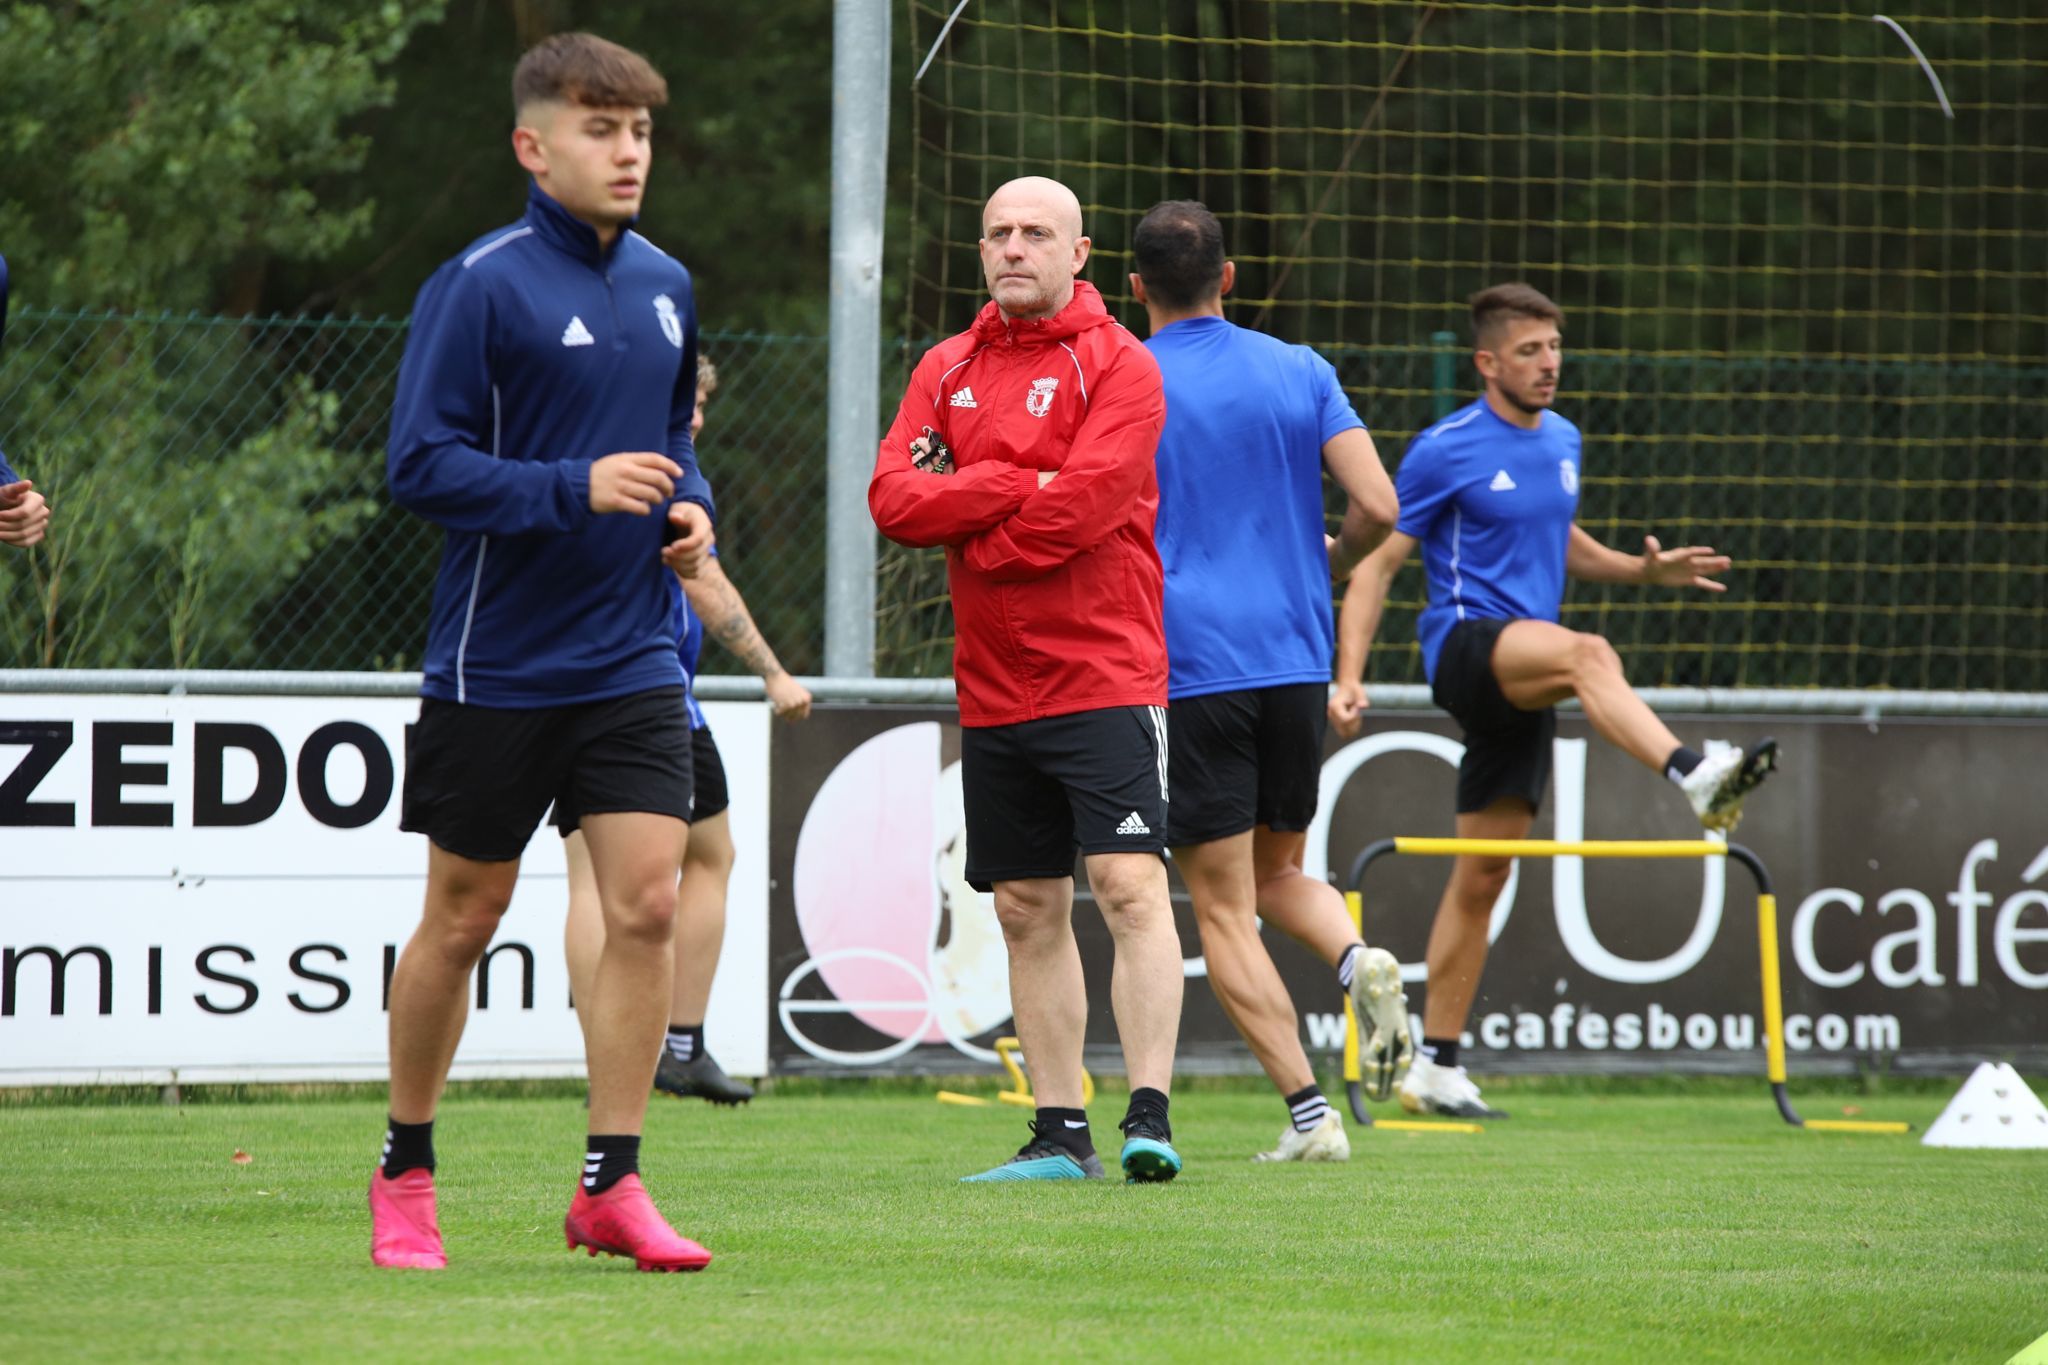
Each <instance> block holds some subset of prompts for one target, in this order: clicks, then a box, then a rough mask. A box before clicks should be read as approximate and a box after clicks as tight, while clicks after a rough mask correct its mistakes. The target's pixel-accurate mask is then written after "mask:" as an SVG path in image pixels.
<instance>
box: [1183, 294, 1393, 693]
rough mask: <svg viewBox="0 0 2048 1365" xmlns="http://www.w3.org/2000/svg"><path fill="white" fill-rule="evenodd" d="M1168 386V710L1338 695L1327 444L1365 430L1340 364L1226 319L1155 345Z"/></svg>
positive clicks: (1202, 323) (1206, 321)
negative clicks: (1288, 687) (1297, 686)
mask: <svg viewBox="0 0 2048 1365" xmlns="http://www.w3.org/2000/svg"><path fill="white" fill-rule="evenodd" d="M1145 344H1146V346H1147V347H1149V348H1150V349H1151V351H1152V355H1153V357H1154V358H1155V359H1156V360H1157V361H1158V362H1159V373H1160V375H1161V377H1162V378H1163V379H1164V380H1165V382H1166V427H1165V430H1163V431H1162V432H1161V433H1160V436H1159V457H1158V459H1159V525H1158V529H1157V531H1156V532H1155V539H1156V540H1157V542H1158V545H1159V558H1160V561H1161V562H1162V563H1163V564H1164V565H1165V567H1166V612H1165V615H1166V657H1167V667H1168V680H1167V696H1168V698H1169V699H1171V700H1175V701H1178V700H1180V699H1181V698H1183V697H1199V696H1204V695H1207V694H1209V693H1214V692H1233V691H1240V690H1243V689H1248V688H1254V687H1277V686H1280V685H1282V684H1285V683H1307V682H1317V683H1319V682H1328V681H1329V679H1330V653H1331V649H1332V647H1333V645H1334V643H1335V624H1334V622H1333V619H1332V613H1331V608H1330V600H1331V588H1330V556H1329V551H1328V549H1327V548H1326V547H1325V546H1324V544H1323V444H1324V442H1326V441H1328V440H1329V439H1330V438H1331V437H1333V436H1335V435H1337V434H1338V433H1340V432H1344V431H1349V430H1350V429H1351V428H1353V427H1357V426H1363V425H1364V423H1362V422H1360V421H1359V420H1358V414H1357V413H1356V412H1354V411H1352V408H1351V402H1350V400H1349V399H1347V398H1346V397H1345V396H1344V390H1343V388H1342V386H1340V385H1339V384H1338V382H1337V371H1336V370H1335V369H1334V368H1333V367H1332V366H1331V365H1330V362H1329V361H1327V360H1325V359H1323V358H1322V357H1321V356H1319V355H1317V354H1316V353H1315V352H1314V351H1312V350H1310V349H1309V348H1308V347H1306V346H1293V345H1289V344H1288V343H1286V342H1284V341H1278V340H1275V339H1274V338H1272V337H1269V336H1266V335H1265V334H1264V333H1261V332H1254V331H1251V330H1249V329H1247V328H1244V327H1239V326H1236V325H1235V324H1233V323H1230V322H1226V321H1224V320H1223V319H1222V318H1220V317H1198V318H1187V319H1184V320H1182V321H1180V322H1175V323H1170V324H1168V325H1167V326H1165V327H1162V328H1160V329H1159V331H1158V332H1157V333H1156V334H1154V336H1153V337H1152V339H1151V340H1150V341H1148V342H1146V343H1145Z"/></svg>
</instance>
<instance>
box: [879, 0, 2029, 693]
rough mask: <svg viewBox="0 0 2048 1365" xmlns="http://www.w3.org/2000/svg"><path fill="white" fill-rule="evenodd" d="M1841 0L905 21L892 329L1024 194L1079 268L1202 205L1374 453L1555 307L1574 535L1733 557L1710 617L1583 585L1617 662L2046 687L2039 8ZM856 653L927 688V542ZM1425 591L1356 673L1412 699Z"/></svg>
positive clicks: (1307, 7) (939, 299)
mask: <svg viewBox="0 0 2048 1365" xmlns="http://www.w3.org/2000/svg"><path fill="white" fill-rule="evenodd" d="M1888 8H1890V9H1891V13H1892V15H1893V16H1895V17H1896V18H1897V19H1898V20H1899V22H1900V23H1901V24H1902V25H1903V27H1904V28H1905V29H1907V30H1910V31H1911V32H1913V33H1914V34H1916V35H1917V38H1918V41H1919V43H1920V45H1921V47H1923V48H1924V49H1925V52H1926V54H1927V55H1928V56H1929V58H1930V61H1931V63H1932V64H1933V65H1934V66H1935V67H1936V68H1937V69H1938V70H1939V72H1940V73H1941V77H1942V78H1943V79H1945V80H1946V81H1948V83H1949V84H1948V86H1947V90H1948V91H1949V92H1950V93H1951V94H1953V96H1954V101H1953V107H1952V108H1946V107H1945V102H1946V100H1947V96H1946V95H1944V96H1942V100H1943V101H1944V103H1937V101H1936V96H1935V92H1934V90H1933V89H1932V87H1930V85H1929V83H1928V81H1927V80H1926V79H1925V77H1924V75H1923V73H1922V70H1921V68H1920V67H1919V66H1918V65H1917V64H1916V63H1915V62H1914V61H1913V60H1912V58H1911V57H1910V56H1909V55H1908V51H1907V49H1906V48H1905V46H1904V45H1903V44H1901V43H1900V42H1899V41H1898V39H1897V36H1896V32H1895V31H1894V30H1892V29H1888V28H1886V27H1885V26H1883V25H1879V24H1875V23H1872V22H1871V16H1870V13H1869V10H1868V8H1867V7H1866V8H1853V9H1844V8H1842V7H1839V6H1832V7H1831V6H1823V5H1802V4H1777V3H1772V2H1771V0H1756V2H1755V3H1746V4H1741V5H1721V6H1707V7H1702V6H1696V5H1654V4H1651V5H1644V4H1626V3H1610V2H1609V0H1489V3H1485V4H1464V5H1448V4H1430V5H1365V4H1349V5H1346V4H1331V3H1327V0H1261V3H1257V4H1250V3H1245V4H1220V3H1219V4H1187V3H1182V0H1089V2H1088V3H1086V4H1050V5H1048V4H1044V3H1038V2H1036V0H983V2H982V3H978V4H975V5H973V6H970V7H968V8H967V9H966V10H964V11H961V10H959V9H958V7H957V6H955V5H954V4H952V3H951V0H907V3H906V5H905V10H906V18H907V22H906V23H905V24H904V25H903V28H902V34H901V42H902V47H901V48H900V49H899V51H900V52H901V53H902V55H903V57H904V58H905V59H906V60H909V61H915V62H925V61H926V60H927V57H929V65H928V66H927V68H926V70H925V74H924V76H923V78H922V79H921V80H920V81H918V82H917V84H916V86H915V88H914V90H913V92H912V94H911V100H910V103H911V108H910V119H909V122H910V125H911V136H910V139H909V157H908V161H909V178H910V192H909V195H908V196H907V197H908V201H909V206H908V212H907V215H906V217H907V228H908V230H907V231H906V232H903V233H901V234H898V235H897V236H896V237H895V238H894V239H893V240H894V242H895V243H896V244H897V245H898V247H899V248H900V250H901V256H900V259H901V260H902V265H901V267H899V268H900V269H901V271H902V277H903V279H904V284H905V308H904V314H903V317H904V323H903V330H904V331H905V332H906V333H909V334H912V335H917V334H920V333H936V334H944V333H946V332H950V331H952V330H954V329H956V328H958V327H960V326H962V325H964V324H965V322H966V320H967V319H968V318H969V317H970V316H972V312H973V310H974V309H975V308H976V307H978V306H979V305H980V304H981V303H982V302H984V301H985V299H986V297H987V293H986V286H985V282H984V280H983V278H982V273H981V270H980V268H979V263H978V261H977V259H976V256H975V252H974V250H973V246H972V243H973V241H974V239H975V237H976V235H977V232H978V227H979V223H980V217H979V215H980V212H981V208H982V205H983V203H984V201H985V200H986V198H987V196H988V195H989V193H990V192H991V191H993V190H994V189H995V188H996V186H998V185H1000V184H1001V183H1003V182H1004V181H1005V180H1007V179H1009V178H1010V177H1011V176H1016V175H1026V174H1030V175H1044V176H1052V177H1055V178H1057V179H1059V180H1061V181H1063V182H1064V183H1066V184H1067V185H1068V186H1070V187H1071V188H1072V189H1073V191H1074V192H1075V194H1076V195H1077V196H1078V197H1079V199H1080V202H1081V204H1082V207H1083V213H1084V220H1085V222H1086V224H1087V227H1088V230H1089V232H1090V234H1091V236H1092V237H1093V240H1094V251H1093V257H1092V260H1091V264H1090V266H1089V269H1090V274H1091V278H1092V279H1093V280H1094V282H1095V283H1096V284H1097V285H1098V286H1099V287H1100V288H1101V289H1102V290H1103V292H1104V295H1105V297H1106V298H1107V299H1108V302H1109V307H1110V309H1111V310H1112V311H1113V312H1116V313H1118V314H1119V316H1120V317H1121V318H1122V320H1123V321H1124V322H1125V323H1126V324H1127V325H1129V326H1132V327H1133V328H1137V329H1140V330H1141V331H1142V329H1143V326H1144V311H1143V309H1142V308H1140V307H1138V306H1136V304H1135V303H1134V302H1133V301H1132V299H1131V298H1130V295H1129V293H1128V290H1127V286H1126V285H1125V284H1124V283H1123V281H1124V279H1125V276H1126V273H1127V272H1128V271H1129V269H1130V268H1131V260H1130V256H1129V250H1130V242H1131V238H1132V235H1133V231H1134V229H1135V227H1136V224H1137V222H1138V220H1139V217H1140V216H1141V215H1142V214H1144V213H1145V212H1146V210H1147V209H1148V208H1149V207H1150V206H1151V205H1153V204H1154V203H1157V202H1159V201H1160V200H1165V199H1181V198H1196V199H1200V200H1202V201H1203V202H1204V203H1206V204H1208V205H1209V206H1210V207H1211V208H1212V209H1214V210H1215V211H1216V213H1217V214H1218V216H1219V217H1220V218H1221V219H1222V222H1223V231H1224V240H1225V242H1226V244H1227V247H1228V250H1229V252H1230V255H1231V257H1232V259H1234V260H1235V261H1236V263H1237V274H1236V287H1235V290H1234V292H1233V293H1232V295H1231V305H1230V306H1231V316H1232V318H1233V319H1234V320H1236V321H1238V322H1241V323H1244V324H1246V325H1248V326H1252V327H1256V328H1260V329H1262V330H1268V331H1270V332H1271V333H1272V334H1273V335H1275V336H1278V337H1282V338H1285V339H1286V340H1289V341H1298V342H1306V343H1308V344H1311V345H1314V346H1317V347H1319V348H1321V349H1322V350H1323V351H1324V353H1325V354H1326V355H1328V356H1329V357H1330V358H1331V360H1332V361H1334V362H1335V363H1336V364H1337V365H1338V366H1339V369H1340V370H1341V372H1342V374H1343V376H1344V381H1345V384H1346V385H1347V387H1348V388H1349V389H1350V390H1351V393H1352V396H1353V399H1354V402H1355V403H1356V405H1357V408H1358V411H1359V413H1360V414H1361V415H1362V416H1363V417H1364V418H1365V420H1366V421H1367V422H1368V423H1369V424H1371V426H1372V428H1373V430H1374V432H1375V434H1376V436H1377V437H1378V438H1379V443H1380V449H1381V452H1382V453H1383V454H1384V455H1385V457H1386V459H1387V461H1388V463H1389V464H1390V465H1393V464H1397V463H1398V461H1399V459H1400V457H1401V455H1402V453H1403V451H1404V450H1405V447H1406V443H1407V440H1408V438H1409V437H1410V436H1411V435H1412V434H1413V433H1414V432H1415V431H1416V430H1417V429H1418V428H1420V427H1421V426H1423V425H1425V424H1426V423H1427V422H1428V420H1429V419H1430V418H1431V417H1432V416H1433V415H1435V412H1436V410H1437V408H1436V404H1437V401H1438V398H1439V395H1456V398H1457V401H1463V398H1464V397H1465V396H1467V395H1469V393H1470V392H1471V386H1472V383H1473V376H1472V373H1471V369H1470V364H1469V361H1468V360H1467V359H1466V358H1465V357H1464V356H1463V355H1462V354H1460V353H1458V350H1457V348H1455V347H1440V348H1439V347H1432V346H1431V345H1430V344H1429V342H1430V338H1431V337H1432V336H1433V335H1434V334H1436V333H1437V332H1439V331H1440V330H1442V329H1445V328H1450V327H1457V326H1462V325H1463V319H1462V314H1463V311H1464V310H1463V308H1462V306H1461V304H1460V302H1459V301H1460V300H1462V299H1463V298H1465V297H1466V296H1467V295H1469V294H1470V293H1471V292H1472V291H1474V290H1476V289H1480V288H1483V287H1485V286H1487V285H1491V284H1497V283H1502V282H1504V281H1507V280H1515V279H1521V280H1527V281H1529V282H1530V283H1532V284H1534V285H1535V286H1536V287H1538V288H1540V289H1543V290H1544V291H1545V292H1547V293H1549V294H1550V295H1551V296H1552V297H1553V298H1555V299H1556V300H1557V301H1558V302H1559V304H1561V305H1562V307H1563V309H1564V311H1565V313H1566V315H1567V317H1568V319H1569V322H1568V325H1567V328H1566V331H1565V338H1566V345H1567V347H1568V348H1570V353H1569V355H1568V358H1567V361H1566V368H1565V374H1564V380H1563V386H1562V393H1561V396H1560V400H1559V411H1560V412H1562V413H1563V414H1564V415H1565V416H1567V417H1569V418H1571V419H1572V420H1574V421H1576V422H1578V423H1579V424H1580V425H1581V427H1582V428H1583V429H1584V431H1585V434H1586V451H1585V465H1586V473H1587V475H1588V477H1587V479H1586V484H1585V492H1584V498H1583V502H1582V504H1581V506H1582V513H1583V517H1584V519H1585V521H1586V524H1587V526H1588V528H1589V529H1590V530H1592V531H1593V532H1594V533H1595V534H1596V535H1599V536H1601V537H1602V538H1604V539H1606V540H1608V541H1610V542H1611V543H1614V544H1616V545H1617V546H1619V547H1620V548H1623V549H1631V550H1632V549H1635V548H1637V547H1639V546H1640V545H1641V537H1642V535H1643V534H1644V533H1645V532H1648V533H1652V534H1655V535H1656V536H1657V537H1659V539H1661V540H1662V541H1663V542H1664V543H1665V544H1666V545H1672V544H1675V543H1678V542H1681V541H1689V542H1694V543H1700V542H1704V543H1709V544H1712V545H1714V546H1716V547H1717V548H1720V549H1722V550H1725V551H1726V552H1728V553H1729V554H1731V555H1733V556H1734V557H1735V559H1736V560H1737V568H1736V571H1735V572H1734V573H1733V574H1732V575H1731V576H1730V578H1729V591H1728V593H1727V594H1726V595H1725V596H1712V597H1709V596H1707V595H1705V594H1701V593H1688V594H1680V593H1673V592H1662V591H1659V592H1643V591H1639V590H1635V589H1628V588H1621V589H1600V588H1594V587H1589V586H1586V585H1580V586H1578V587H1575V588H1574V589H1573V590H1572V596H1571V600H1570V602H1569V604H1568V605H1567V608H1566V613H1565V620H1566V621H1567V622H1569V623H1571V624H1573V625H1578V626H1582V627H1587V628H1594V629H1598V630H1601V631H1604V632H1606V633H1609V634H1610V635H1611V636H1612V637H1613V639H1614V640H1615V642H1616V644H1617V645H1619V646H1620V647H1621V652H1622V656H1623V659H1624V660H1625V661H1626V662H1627V664H1628V665H1629V668H1630V675H1631V677H1632V678H1634V679H1635V680H1637V681H1640V682H1644V683H1670V684H1713V685H1729V686H1759V685H1776V686H1788V687H1801V686H1815V685H1820V686H1832V687H1896V688H1923V687H1926V688H1957V687H1960V688H1984V689H1997V690H2016V689H2040V688H2043V687H2048V466H2044V464H2043V461H2042V454H2043V451H2044V448H2048V367H2044V363H2043V357H2044V356H2048V269H2044V268H2043V260H2044V257H2043V254H2042V247H2041V242H2042V231H2041V225H2042V224H2043V223H2048V100H2044V99H2043V92H2044V89H2048V87H2044V85H2043V73H2044V72H2048V21H2044V17H2043V15H2044V12H2043V8H2042V5H2041V3H2040V0H1992V2H1991V3H1981V4H1971V5H1962V6H1958V5H1955V4H1946V5H1943V4H1938V3H1914V2H1913V0H1902V3H1901V4H1900V5H1895V6H1890V7H1888ZM883 572H884V577H883V580H882V583H881V597H880V600H881V612H880V616H879V619H878V622H877V635H878V639H879V640H880V641H881V642H882V644H883V645H884V647H885V648H886V650H887V651H888V653H887V655H886V656H885V662H884V668H885V669H893V668H900V669H917V670H926V671H928V670H934V669H942V668H943V667H944V660H945V655H946V653H947V648H948V642H949V636H950V630H951V627H950V624H949V622H948V621H947V619H946V615H945V612H944V608H943V604H942V591H943V590H942V574H941V573H939V572H938V569H937V567H936V566H935V565H934V564H933V563H932V562H931V561H930V558H929V557H928V556H918V555H912V554H909V553H906V552H895V551H892V552H891V553H890V554H888V555H887V556H886V557H885V560H884V569H883ZM1421 593H1422V583H1421V575H1420V573H1419V571H1417V570H1415V569H1412V568H1411V569H1410V571H1409V572H1408V573H1407V574H1405V575H1404V576H1403V577H1402V578H1401V579H1399V580H1397V582H1396V583H1395V585H1394V594H1395V602H1394V604H1393V606H1394V610H1393V611H1392V612H1391V613H1390V615H1391V616H1392V617H1393V618H1394V619H1392V620H1389V621H1387V622H1386V623H1385V624H1384V625H1383V627H1382V629H1381V631H1380V639H1381V641H1383V642H1384V644H1383V645H1382V647H1379V648H1376V649H1375V651H1374V653H1373V657H1372V664H1371V677H1372V678H1373V680H1375V681H1381V682H1414V681H1420V676H1421V675H1420V669H1419V667H1418V665H1417V661H1416V649H1415V645H1414V635H1413V632H1412V630H1411V629H1410V624H1411V622H1410V619H1409V618H1411V617H1412V615H1413V613H1414V611H1415V609H1416V607H1417V606H1418V605H1419V600H1420V597H1421Z"/></svg>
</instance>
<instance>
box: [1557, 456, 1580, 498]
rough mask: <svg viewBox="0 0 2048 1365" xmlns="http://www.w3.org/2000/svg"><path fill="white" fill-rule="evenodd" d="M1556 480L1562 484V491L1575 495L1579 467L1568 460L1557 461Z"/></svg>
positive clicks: (1577, 488) (1577, 491)
mask: <svg viewBox="0 0 2048 1365" xmlns="http://www.w3.org/2000/svg"><path fill="white" fill-rule="evenodd" d="M1557 481H1558V482H1559V483H1561V484H1563V485H1564V491H1565V492H1567V493H1569V494H1571V495H1572V496H1573V497H1577V496H1578V493H1579V467H1578V466H1577V465H1575V464H1573V463H1572V462H1571V461H1570V460H1559V461H1558V462H1557Z"/></svg>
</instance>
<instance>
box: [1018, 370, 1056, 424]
mask: <svg viewBox="0 0 2048 1365" xmlns="http://www.w3.org/2000/svg"><path fill="white" fill-rule="evenodd" d="M1059 386H1060V381H1059V380H1057V379H1034V380H1032V381H1031V392H1030V393H1028V394H1026V395H1025V396H1024V411H1026V412H1028V413H1030V414H1031V415H1032V416H1033V417H1043V416H1045V415H1046V414H1047V413H1048V412H1051V411H1052V395H1053V390H1055V389H1057V388H1058V387H1059Z"/></svg>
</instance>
